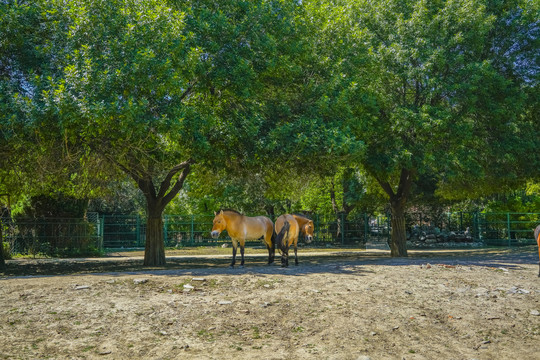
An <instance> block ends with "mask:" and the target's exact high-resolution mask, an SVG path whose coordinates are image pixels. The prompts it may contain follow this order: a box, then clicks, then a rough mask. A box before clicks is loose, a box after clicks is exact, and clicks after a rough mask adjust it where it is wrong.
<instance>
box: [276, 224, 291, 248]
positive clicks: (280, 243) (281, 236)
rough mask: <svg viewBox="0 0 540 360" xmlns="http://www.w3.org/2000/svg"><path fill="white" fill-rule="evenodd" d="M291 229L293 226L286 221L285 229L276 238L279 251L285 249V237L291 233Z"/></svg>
mask: <svg viewBox="0 0 540 360" xmlns="http://www.w3.org/2000/svg"><path fill="white" fill-rule="evenodd" d="M290 227H291V224H289V222H288V221H285V222H284V223H283V227H282V228H281V230H280V231H279V234H277V236H276V245H277V247H278V249H280V250H284V249H285V246H284V245H285V244H284V242H283V240H284V239H285V236H286V235H287V234H288V233H289V228H290Z"/></svg>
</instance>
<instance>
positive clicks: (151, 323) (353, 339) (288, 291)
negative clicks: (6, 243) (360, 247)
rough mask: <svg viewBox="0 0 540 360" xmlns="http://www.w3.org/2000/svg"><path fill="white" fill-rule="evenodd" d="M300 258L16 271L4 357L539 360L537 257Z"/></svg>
mask: <svg viewBox="0 0 540 360" xmlns="http://www.w3.org/2000/svg"><path fill="white" fill-rule="evenodd" d="M120 255H122V254H120ZM299 255H300V266H298V267H295V266H291V267H289V268H287V269H283V268H281V267H279V266H265V265H264V262H265V256H264V255H263V254H260V255H248V256H247V257H246V266H245V268H243V269H240V268H235V269H230V268H228V267H227V264H228V263H229V261H230V256H227V255H225V256H220V255H212V256H189V257H182V256H170V257H169V258H168V265H167V267H165V268H159V269H157V268H156V269H141V266H140V262H141V261H142V260H141V258H140V257H132V258H129V257H124V256H117V257H115V258H113V259H110V258H109V259H107V260H96V259H79V260H16V261H10V262H8V265H9V269H8V272H7V275H8V276H4V277H2V278H0V358H5V359H96V358H99V359H129V358H131V359H179V358H182V359H247V358H252V359H368V358H370V359H373V360H376V359H535V360H536V359H539V358H540V357H539V353H540V352H539V351H540V345H539V344H540V342H539V340H540V278H539V277H538V276H537V274H538V264H537V263H538V259H537V253H536V252H535V249H534V248H532V247H529V248H522V249H511V250H508V249H498V250H497V249H496V250H493V249H476V250H469V251H422V252H415V251H412V252H411V253H410V257H409V258H406V259H392V258H390V257H389V256H388V253H387V252H386V251H376V250H371V251H335V252H330V253H329V252H324V253H304V254H302V252H300V253H299ZM29 273H31V274H32V276H24V274H29Z"/></svg>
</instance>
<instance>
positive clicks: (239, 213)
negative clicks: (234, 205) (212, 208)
mask: <svg viewBox="0 0 540 360" xmlns="http://www.w3.org/2000/svg"><path fill="white" fill-rule="evenodd" d="M221 211H230V212H233V213H236V214H238V215H244V214H242V213H241V212H239V211H236V210H233V209H220V210H219V211H218V214H219V213H220V212H221Z"/></svg>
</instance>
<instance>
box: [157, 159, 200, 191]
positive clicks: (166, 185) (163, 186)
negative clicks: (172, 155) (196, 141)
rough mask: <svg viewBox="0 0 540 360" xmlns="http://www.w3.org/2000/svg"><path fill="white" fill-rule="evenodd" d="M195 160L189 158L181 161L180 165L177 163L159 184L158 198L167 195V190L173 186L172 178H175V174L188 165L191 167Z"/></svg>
mask: <svg viewBox="0 0 540 360" xmlns="http://www.w3.org/2000/svg"><path fill="white" fill-rule="evenodd" d="M193 163H194V161H193V160H192V159H189V160H187V161H184V162H183V163H180V164H178V165H175V166H174V167H173V168H172V169H171V170H170V171H169V173H168V174H167V176H166V177H165V180H163V181H162V182H161V185H160V186H159V193H158V195H157V197H158V198H162V197H164V196H165V194H166V193H167V190H168V189H169V187H170V186H171V180H172V178H173V176H174V175H176V174H177V173H178V172H179V171H180V170H182V169H184V168H186V167H189V166H191V164H193Z"/></svg>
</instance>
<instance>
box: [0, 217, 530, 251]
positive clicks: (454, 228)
mask: <svg viewBox="0 0 540 360" xmlns="http://www.w3.org/2000/svg"><path fill="white" fill-rule="evenodd" d="M213 218H214V216H213V215H165V216H164V217H163V233H164V241H165V246H166V247H176V248H178V247H197V246H219V245H222V244H224V243H229V242H230V239H229V238H228V237H227V234H226V233H224V234H222V235H221V236H220V237H219V238H218V239H212V238H211V236H210V230H211V228H212V220H213ZM311 218H312V219H313V222H314V225H315V234H314V241H313V242H312V243H311V244H309V245H310V246H332V247H364V246H365V245H366V243H371V242H375V243H387V242H388V241H389V239H390V232H391V226H390V216H389V215H382V216H372V215H368V214H354V215H351V214H349V215H348V216H347V214H345V213H339V214H336V215H333V216H322V215H318V214H313V215H311ZM273 220H275V219H273ZM539 223H540V213H478V212H454V213H436V214H435V213H434V214H426V213H408V214H407V215H406V227H407V237H408V240H409V241H408V246H409V247H427V246H431V247H437V246H438V247H446V246H449V244H455V243H460V242H461V243H475V244H479V245H481V246H484V245H487V246H520V245H532V244H535V241H534V236H533V229H534V227H535V226H536V225H537V224H539ZM0 226H2V230H3V231H2V234H3V241H4V242H6V243H8V245H9V249H10V251H11V252H12V253H19V254H39V253H43V254H48V255H51V256H85V255H92V254H95V253H96V252H97V253H99V252H100V251H103V249H129V248H143V247H144V245H145V241H146V220H145V219H144V218H143V217H141V216H139V215H102V214H97V213H88V214H87V216H86V217H85V218H84V219H69V218H62V219H51V218H41V219H28V218H26V219H25V218H17V219H10V218H5V217H4V218H0ZM300 243H301V245H304V239H302V237H301V238H300ZM247 245H248V246H264V245H263V243H262V241H250V242H248V244H247Z"/></svg>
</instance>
